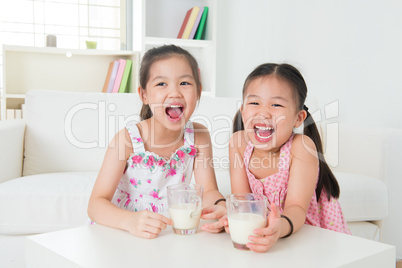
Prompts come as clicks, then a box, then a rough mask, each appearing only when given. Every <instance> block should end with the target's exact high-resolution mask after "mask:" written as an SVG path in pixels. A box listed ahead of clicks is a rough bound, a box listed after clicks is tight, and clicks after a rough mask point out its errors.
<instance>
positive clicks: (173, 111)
mask: <svg viewBox="0 0 402 268" xmlns="http://www.w3.org/2000/svg"><path fill="white" fill-rule="evenodd" d="M166 112H167V114H168V115H169V116H170V117H171V118H174V119H176V118H179V116H180V115H181V109H180V108H171V107H168V108H167V109H166Z"/></svg>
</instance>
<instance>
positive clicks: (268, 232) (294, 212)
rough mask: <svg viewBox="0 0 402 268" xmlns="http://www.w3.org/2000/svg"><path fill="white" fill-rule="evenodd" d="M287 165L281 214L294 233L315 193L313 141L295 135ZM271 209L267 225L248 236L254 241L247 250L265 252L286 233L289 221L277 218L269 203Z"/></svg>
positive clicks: (316, 166)
mask: <svg viewBox="0 0 402 268" xmlns="http://www.w3.org/2000/svg"><path fill="white" fill-rule="evenodd" d="M290 152H291V158H292V159H291V163H290V164H291V166H290V170H289V182H288V191H287V196H286V200H285V207H284V210H283V213H282V215H285V216H287V217H288V218H289V219H290V220H291V221H292V223H293V227H294V229H293V233H294V232H297V231H298V230H299V229H300V228H301V227H302V226H303V225H304V222H305V221H306V216H307V211H308V209H309V206H310V201H311V198H312V197H313V195H314V194H315V187H316V183H317V179H318V165H319V160H318V157H317V150H316V147H315V144H314V142H313V141H312V140H311V139H310V138H309V137H307V136H305V135H295V137H294V139H293V143H292V148H291V151H290ZM271 208H272V211H271V213H270V214H269V216H268V222H269V225H268V227H267V228H264V229H258V230H256V232H255V233H256V234H257V235H264V236H263V237H250V238H251V239H250V240H251V241H253V242H254V243H255V244H252V243H249V244H248V245H247V246H250V249H251V250H253V251H256V252H265V251H267V250H268V249H269V248H271V247H272V246H273V245H274V244H275V243H276V241H277V240H278V238H281V237H284V236H286V235H288V234H289V232H290V230H291V227H290V224H289V222H288V221H287V220H286V219H285V218H283V217H280V212H279V209H278V208H277V207H276V206H275V205H273V204H271Z"/></svg>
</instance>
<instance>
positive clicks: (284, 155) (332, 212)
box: [243, 135, 351, 234]
mask: <svg viewBox="0 0 402 268" xmlns="http://www.w3.org/2000/svg"><path fill="white" fill-rule="evenodd" d="M292 141H293V135H292V136H291V137H290V138H289V140H288V141H287V142H286V143H285V144H284V145H283V146H282V147H281V149H280V156H279V171H278V173H276V174H273V175H271V176H268V177H266V178H264V179H262V180H258V179H256V178H255V176H254V175H253V174H252V173H251V172H250V170H249V162H250V157H251V154H252V153H253V150H254V146H253V144H252V143H251V142H249V143H248V145H247V147H246V150H245V151H244V159H243V160H244V164H245V167H246V172H247V177H248V181H249V184H250V188H251V191H252V192H253V193H256V194H263V195H265V196H266V197H267V198H268V202H269V203H275V205H276V206H277V207H279V209H280V211H281V213H282V212H283V209H284V206H285V200H286V194H287V190H288V182H289V162H290V147H291V146H292ZM268 209H269V210H270V206H268ZM305 223H306V224H309V225H313V226H318V227H321V228H324V229H329V230H333V231H337V232H341V233H346V234H351V232H350V230H349V228H348V226H347V223H346V221H345V219H344V217H343V213H342V209H341V206H340V204H339V202H338V200H337V199H335V198H333V197H331V198H330V200H328V198H327V194H326V192H325V189H323V190H322V191H321V195H320V200H319V202H317V198H316V195H315V194H313V196H312V197H311V201H310V206H309V209H308V212H307V217H306V222H305Z"/></svg>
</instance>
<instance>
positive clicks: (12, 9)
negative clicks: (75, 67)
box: [0, 0, 126, 87]
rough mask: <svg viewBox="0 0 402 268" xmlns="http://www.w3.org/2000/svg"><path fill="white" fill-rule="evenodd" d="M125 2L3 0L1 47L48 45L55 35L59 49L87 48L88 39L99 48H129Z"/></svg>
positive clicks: (0, 69) (0, 61)
mask: <svg viewBox="0 0 402 268" xmlns="http://www.w3.org/2000/svg"><path fill="white" fill-rule="evenodd" d="M125 5H126V1H125V0H13V1H0V48H2V46H3V44H5V45H20V46H35V47H45V46H46V36H47V35H55V36H56V43H57V47H58V48H71V49H86V42H85V41H96V42H97V49H106V50H120V49H121V48H123V49H125V36H126V33H125V29H126V22H125V17H126V16H125ZM121 14H122V15H123V16H121ZM2 53H3V52H2V50H0V75H1V77H0V87H2V86H3V83H2V76H3V55H2Z"/></svg>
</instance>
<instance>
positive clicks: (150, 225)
mask: <svg viewBox="0 0 402 268" xmlns="http://www.w3.org/2000/svg"><path fill="white" fill-rule="evenodd" d="M127 225H128V226H127V230H128V232H129V233H131V234H133V235H135V236H138V237H142V238H147V239H151V238H155V237H157V236H158V234H159V233H160V232H161V231H162V230H164V229H166V227H167V225H173V221H172V220H171V219H169V218H167V217H165V216H163V215H161V214H158V213H155V212H152V211H148V210H144V211H139V212H134V213H133V214H132V217H131V218H130V219H129V221H128V222H127Z"/></svg>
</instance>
